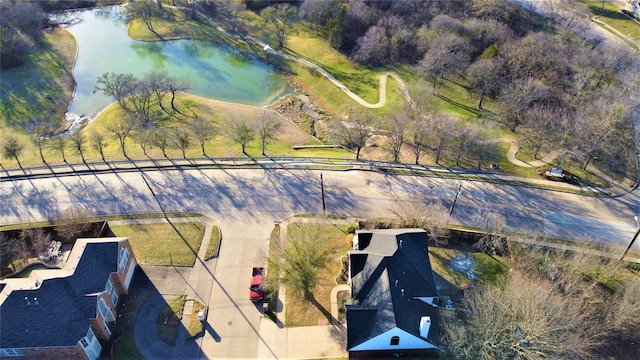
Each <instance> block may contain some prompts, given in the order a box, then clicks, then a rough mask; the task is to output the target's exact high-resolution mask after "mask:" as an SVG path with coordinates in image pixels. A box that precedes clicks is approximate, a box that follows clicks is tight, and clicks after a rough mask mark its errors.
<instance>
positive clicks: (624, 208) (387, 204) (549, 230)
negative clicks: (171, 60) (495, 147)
mask: <svg viewBox="0 0 640 360" xmlns="http://www.w3.org/2000/svg"><path fill="white" fill-rule="evenodd" d="M323 173H324V185H325V194H326V204H327V211H328V212H331V213H336V214H343V215H349V216H353V217H368V216H383V215H390V211H389V210H390V208H391V207H392V205H393V204H396V203H399V202H407V201H441V202H442V203H443V204H444V205H445V206H447V207H448V206H450V204H451V202H452V200H453V197H454V194H455V192H456V189H457V186H458V184H459V183H460V184H462V185H463V187H462V193H461V195H460V198H459V199H458V201H457V203H456V206H455V209H454V213H453V218H452V221H451V222H452V223H458V224H464V225H470V226H479V225H481V224H482V218H483V216H484V215H483V214H485V213H486V212H487V211H495V212H498V213H501V214H504V215H505V218H506V220H507V225H508V227H509V228H510V229H511V230H515V231H523V232H530V233H536V234H542V235H545V236H550V237H557V238H564V239H571V240H581V239H590V240H589V241H593V242H607V243H615V244H624V243H626V242H627V241H628V240H629V239H630V238H631V236H632V235H633V233H634V231H635V229H636V224H635V220H634V215H636V214H638V213H640V198H639V195H638V193H637V192H634V193H630V194H627V195H625V196H617V197H610V198H609V197H605V198H602V197H590V196H579V195H576V194H571V193H565V192H559V191H549V190H542V189H536V188H531V187H522V186H515V185H505V184H493V183H487V182H482V181H473V180H451V179H444V178H440V177H426V176H394V175H385V174H381V173H377V172H369V171H326V170H325V171H324V172H323ZM145 177H146V178H147V179H148V182H149V184H150V185H151V187H152V188H154V189H155V192H156V194H157V196H158V200H159V201H160V204H162V207H163V209H164V210H165V211H167V212H174V211H176V212H177V211H193V212H199V213H203V214H205V215H207V216H210V217H211V218H212V219H214V221H216V222H218V221H219V220H224V221H229V222H243V221H245V222H246V221H252V222H257V221H260V224H263V222H262V221H264V224H265V226H266V224H267V223H269V222H271V223H272V222H273V221H274V220H279V219H282V218H285V217H287V216H290V215H292V214H295V213H302V212H320V211H321V197H320V176H319V172H318V171H314V170H305V169H289V170H287V169H280V170H276V169H257V170H254V169H237V170H236V169H233V170H215V169H207V170H197V169H196V170H163V171H150V172H146V173H145ZM0 205H1V208H0V220H1V223H2V224H14V223H23V222H30V221H41V220H47V219H55V218H58V217H59V216H60V214H61V213H62V212H63V211H64V210H65V209H67V208H70V207H85V208H89V209H91V210H93V211H94V212H95V213H96V214H97V215H113V214H135V213H160V212H161V209H160V206H159V205H158V203H157V202H156V201H155V200H154V198H153V196H152V194H151V192H150V190H149V188H148V187H147V185H146V184H145V183H144V181H143V180H142V176H141V174H140V173H139V172H126V173H103V174H96V175H82V176H66V177H54V178H37V179H31V180H15V181H3V182H2V183H0ZM266 214H269V215H266ZM265 217H266V218H265ZM263 218H264V219H263Z"/></svg>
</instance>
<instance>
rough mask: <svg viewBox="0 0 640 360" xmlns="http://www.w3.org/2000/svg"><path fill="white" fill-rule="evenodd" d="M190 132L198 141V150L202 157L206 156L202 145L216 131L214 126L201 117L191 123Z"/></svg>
mask: <svg viewBox="0 0 640 360" xmlns="http://www.w3.org/2000/svg"><path fill="white" fill-rule="evenodd" d="M190 125H191V132H192V133H193V135H194V136H195V137H196V139H197V140H198V143H199V144H200V149H201V150H202V156H207V153H206V152H205V150H204V144H205V143H206V142H207V141H208V140H209V139H211V138H212V137H213V134H214V133H215V131H216V128H215V126H214V125H213V123H212V122H211V121H209V120H205V119H203V118H201V117H197V118H195V119H193V120H192V121H191V124H190Z"/></svg>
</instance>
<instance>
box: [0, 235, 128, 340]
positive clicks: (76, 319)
mask: <svg viewBox="0 0 640 360" xmlns="http://www.w3.org/2000/svg"><path fill="white" fill-rule="evenodd" d="M117 261H118V242H117V241H114V242H100V243H88V244H87V245H86V247H85V249H84V252H83V253H82V257H81V259H80V260H79V262H78V265H77V267H76V270H75V272H74V273H73V275H71V276H69V277H65V278H57V279H49V280H44V281H43V282H42V284H41V285H40V287H39V288H38V289H35V290H14V291H12V292H11V294H9V296H8V297H7V299H6V300H5V301H4V302H3V303H2V306H0V319H1V320H0V334H1V336H2V342H1V346H2V348H26V347H50V346H75V345H76V344H77V342H78V341H79V340H80V339H81V338H82V337H84V336H85V335H86V334H87V331H88V330H89V326H90V325H89V321H88V320H89V319H93V318H95V317H96V314H97V312H96V311H97V310H96V308H97V296H96V293H99V292H102V291H104V290H105V285H106V283H107V279H108V278H109V275H110V274H111V273H112V272H116V271H117ZM42 271H46V270H42ZM25 297H26V298H27V300H25ZM34 298H37V303H36V301H35V300H34ZM27 303H28V304H27Z"/></svg>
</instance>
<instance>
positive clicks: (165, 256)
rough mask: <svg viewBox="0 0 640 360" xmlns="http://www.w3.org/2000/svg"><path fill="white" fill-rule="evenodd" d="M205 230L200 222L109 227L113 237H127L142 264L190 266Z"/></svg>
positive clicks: (194, 259)
mask: <svg viewBox="0 0 640 360" xmlns="http://www.w3.org/2000/svg"><path fill="white" fill-rule="evenodd" d="M204 230H205V226H204V224H203V223H200V222H187V223H181V222H177V223H174V224H173V226H172V225H171V224H137V225H114V226H111V231H112V232H113V233H114V234H115V235H116V236H124V237H128V238H129V241H130V243H131V247H132V248H133V253H134V254H135V255H136V259H137V260H138V263H140V264H143V265H175V266H193V264H194V263H195V261H196V255H197V253H198V249H199V248H200V243H201V242H202V237H203V236H204Z"/></svg>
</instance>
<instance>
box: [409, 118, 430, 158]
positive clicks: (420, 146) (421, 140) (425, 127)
mask: <svg viewBox="0 0 640 360" xmlns="http://www.w3.org/2000/svg"><path fill="white" fill-rule="evenodd" d="M427 116H428V115H427ZM429 130H430V129H429V120H428V119H427V117H426V116H420V117H419V118H418V119H416V121H415V122H414V124H413V141H412V145H413V153H414V154H415V155H416V165H417V164H419V163H420V153H422V150H424V148H425V147H426V146H427V143H428V141H429Z"/></svg>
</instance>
